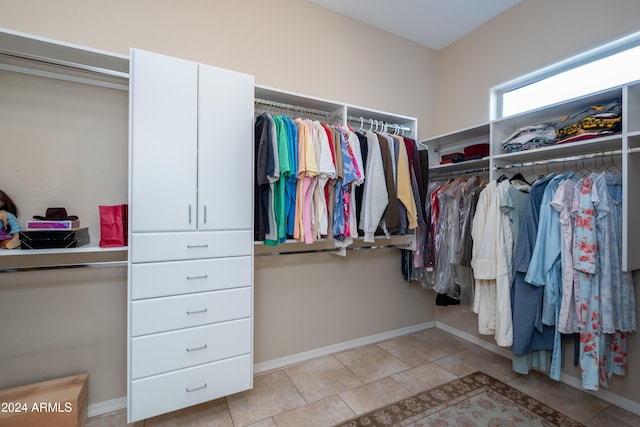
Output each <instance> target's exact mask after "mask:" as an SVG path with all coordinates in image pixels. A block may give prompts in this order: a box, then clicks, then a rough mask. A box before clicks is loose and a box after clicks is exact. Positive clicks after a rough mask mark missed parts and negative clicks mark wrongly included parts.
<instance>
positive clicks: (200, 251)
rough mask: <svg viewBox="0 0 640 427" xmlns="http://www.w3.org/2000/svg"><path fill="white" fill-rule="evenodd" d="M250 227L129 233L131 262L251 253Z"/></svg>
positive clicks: (251, 236)
mask: <svg viewBox="0 0 640 427" xmlns="http://www.w3.org/2000/svg"><path fill="white" fill-rule="evenodd" d="M252 239H253V233H252V231H251V230H234V231H196V232H184V233H133V235H132V236H131V242H130V249H129V250H130V251H131V262H133V263H137V262H153V261H177V260H183V259H199V258H220V257H231V256H242V255H251V253H252V250H253V240H252Z"/></svg>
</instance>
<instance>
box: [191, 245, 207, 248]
mask: <svg viewBox="0 0 640 427" xmlns="http://www.w3.org/2000/svg"><path fill="white" fill-rule="evenodd" d="M208 247H209V245H187V248H188V249H193V248H208Z"/></svg>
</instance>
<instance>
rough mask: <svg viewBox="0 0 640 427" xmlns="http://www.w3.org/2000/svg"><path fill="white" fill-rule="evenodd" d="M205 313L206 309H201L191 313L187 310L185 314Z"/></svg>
mask: <svg viewBox="0 0 640 427" xmlns="http://www.w3.org/2000/svg"><path fill="white" fill-rule="evenodd" d="M206 312H207V309H206V308H203V309H202V310H193V311H191V310H187V314H198V313H206Z"/></svg>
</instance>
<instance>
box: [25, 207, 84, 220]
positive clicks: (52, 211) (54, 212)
mask: <svg viewBox="0 0 640 427" xmlns="http://www.w3.org/2000/svg"><path fill="white" fill-rule="evenodd" d="M33 217H34V218H35V219H41V220H45V221H77V220H78V217H77V216H75V215H67V210H66V209H65V208H47V213H46V214H45V216H41V215H34V216H33Z"/></svg>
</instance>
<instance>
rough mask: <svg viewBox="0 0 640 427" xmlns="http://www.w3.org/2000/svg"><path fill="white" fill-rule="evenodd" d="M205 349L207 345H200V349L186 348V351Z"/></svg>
mask: <svg viewBox="0 0 640 427" xmlns="http://www.w3.org/2000/svg"><path fill="white" fill-rule="evenodd" d="M206 348H207V345H206V344H205V345H201V346H200V347H191V348H189V347H187V351H196V350H204V349H206Z"/></svg>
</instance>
